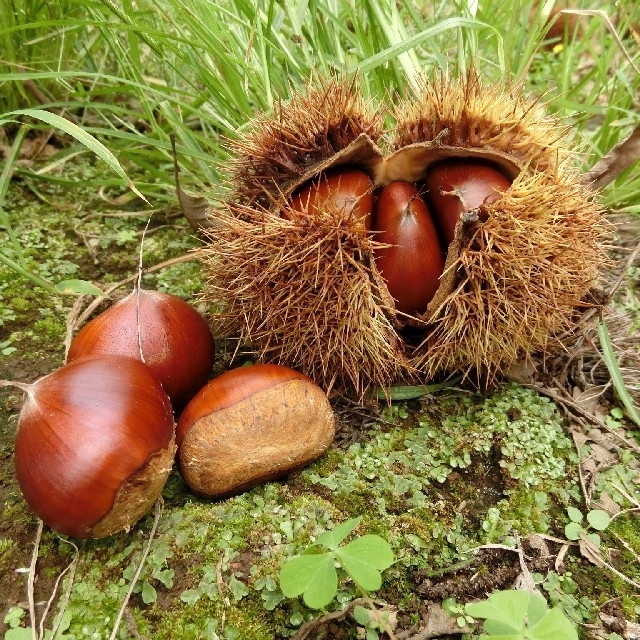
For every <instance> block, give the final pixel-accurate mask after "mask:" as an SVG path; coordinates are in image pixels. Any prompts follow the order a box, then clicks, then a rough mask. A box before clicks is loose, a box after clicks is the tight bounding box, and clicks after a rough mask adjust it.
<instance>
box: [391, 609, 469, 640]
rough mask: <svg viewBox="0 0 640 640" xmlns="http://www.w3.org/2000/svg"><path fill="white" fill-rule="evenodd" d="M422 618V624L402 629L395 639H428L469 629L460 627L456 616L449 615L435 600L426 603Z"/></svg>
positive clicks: (458, 633)
mask: <svg viewBox="0 0 640 640" xmlns="http://www.w3.org/2000/svg"><path fill="white" fill-rule="evenodd" d="M423 620H424V624H423V626H421V627H419V628H417V629H415V628H414V629H408V630H407V631H402V632H401V633H399V634H398V635H397V636H396V640H428V639H429V638H439V637H441V636H454V635H462V634H463V633H469V632H470V631H471V629H469V627H467V626H466V625H465V626H464V627H460V626H459V625H458V622H457V618H454V617H452V616H450V615H449V614H448V613H447V612H446V611H445V610H444V609H443V608H442V606H441V605H439V604H438V603H437V602H431V603H429V604H428V606H427V611H426V614H424V615H423Z"/></svg>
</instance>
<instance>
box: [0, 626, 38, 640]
mask: <svg viewBox="0 0 640 640" xmlns="http://www.w3.org/2000/svg"><path fill="white" fill-rule="evenodd" d="M32 638H33V635H32V633H31V628H29V629H25V627H15V628H14V629H9V631H7V632H6V633H5V634H4V640H31V639H32Z"/></svg>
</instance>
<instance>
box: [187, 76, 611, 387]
mask: <svg viewBox="0 0 640 640" xmlns="http://www.w3.org/2000/svg"><path fill="white" fill-rule="evenodd" d="M393 120H395V127H394V129H393V130H392V131H388V132H385V131H383V130H382V127H381V123H382V122H385V121H386V122H388V121H393ZM232 151H233V152H234V157H233V161H232V162H231V163H230V164H229V166H227V167H222V168H221V171H222V172H223V173H226V179H225V180H224V181H223V182H224V183H225V185H230V187H229V188H227V189H226V191H225V192H224V193H222V194H221V195H220V198H218V201H217V204H216V205H215V206H214V207H212V208H210V209H209V210H208V213H207V216H205V218H204V219H201V220H200V228H201V230H202V232H203V233H204V235H205V236H206V238H207V240H208V241H209V242H208V243H207V244H206V246H205V247H204V248H203V251H202V252H201V256H202V259H203V263H204V267H205V270H206V272H207V286H206V290H205V291H204V295H203V297H204V299H205V301H209V302H210V304H211V305H212V306H213V305H215V307H216V308H217V309H221V310H220V311H218V312H216V313H215V314H213V318H212V321H213V323H214V324H215V325H216V326H218V327H219V332H220V334H221V335H231V334H233V335H235V336H236V337H238V338H239V339H240V341H241V342H242V343H243V344H247V345H251V346H252V347H253V348H254V349H255V352H256V354H257V357H258V358H259V359H262V360H269V361H271V362H277V363H280V364H284V365H287V366H291V367H293V368H296V369H298V370H300V371H302V372H303V373H305V374H306V375H308V376H309V377H310V378H312V379H313V380H315V381H316V382H317V383H318V384H320V385H321V386H322V387H323V388H324V389H325V390H330V389H333V388H337V389H338V390H340V391H342V392H347V393H352V392H354V391H355V393H356V395H357V396H359V397H361V398H362V397H364V395H365V392H366V390H367V389H368V388H370V387H371V386H381V387H388V386H389V385H391V384H392V383H394V382H400V381H402V382H409V383H412V382H420V383H424V382H426V381H429V380H431V379H434V378H444V377H446V376H448V375H451V374H454V373H462V374H464V375H465V376H466V377H467V378H468V379H472V380H473V381H474V382H475V383H477V384H479V385H489V384H492V383H493V382H495V381H496V380H497V379H499V377H500V376H501V375H502V374H503V373H505V372H506V371H508V370H509V368H510V367H511V366H512V365H513V364H514V363H516V362H518V361H519V360H520V359H523V358H525V359H526V358H528V357H529V356H530V355H533V354H534V353H537V352H545V351H547V350H549V349H551V348H552V347H553V345H559V344H560V340H561V336H562V334H563V333H564V332H566V331H567V330H570V329H571V327H572V326H573V324H574V323H575V322H576V319H577V317H579V316H580V314H581V313H582V312H583V311H584V310H585V309H587V308H592V307H593V305H594V299H595V298H594V296H593V295H592V292H593V290H594V287H595V286H596V283H597V280H598V276H599V274H600V270H601V267H603V265H605V264H606V263H607V261H608V259H607V255H606V250H605V247H606V243H607V242H608V240H609V238H610V234H611V226H610V225H609V223H608V222H607V220H606V217H605V215H604V209H603V207H602V206H601V205H600V204H599V202H598V194H597V193H596V192H595V191H594V190H592V189H591V188H590V187H589V186H588V185H587V184H586V182H585V181H583V179H582V178H581V176H580V175H579V173H578V171H577V168H576V167H577V165H576V163H575V159H576V157H578V154H576V150H575V146H574V144H573V142H572V139H571V136H570V135H569V132H568V130H567V128H566V127H564V126H563V125H562V124H561V123H560V122H559V121H558V120H557V119H555V118H553V117H551V116H550V115H549V114H548V113H547V111H546V110H545V109H544V106H543V105H542V104H541V102H540V101H539V100H532V99H529V98H527V97H525V96H524V95H523V93H522V87H520V86H498V85H485V84H483V83H482V82H481V80H480V78H479V77H478V75H477V74H475V73H470V74H469V75H468V76H466V77H463V78H459V79H450V78H448V77H446V76H444V75H443V76H441V77H440V78H437V79H430V78H423V79H422V80H420V81H419V83H418V87H417V88H416V89H414V90H412V94H411V95H408V96H407V97H406V98H404V99H401V98H399V99H398V100H397V102H396V103H395V104H394V105H393V106H392V107H387V106H386V105H380V106H378V107H375V106H372V103H371V101H369V102H366V101H365V100H364V99H363V98H362V96H361V94H360V92H359V88H358V86H357V81H356V80H353V79H350V80H348V81H341V80H340V79H330V80H325V81H322V82H321V83H320V84H319V86H309V87H307V89H306V91H302V92H299V93H296V94H294V95H293V97H292V99H291V100H290V101H289V102H283V103H278V106H277V107H276V110H275V112H274V113H273V114H262V115H259V116H257V117H256V118H255V119H254V121H252V122H250V123H249V124H248V126H247V127H246V128H245V129H244V130H243V134H242V136H241V139H240V140H239V141H238V142H237V143H236V145H235V148H233V149H232ZM449 162H451V163H454V164H458V163H463V162H464V163H467V166H468V167H470V170H471V172H472V175H473V173H474V172H478V173H481V172H484V171H485V170H486V169H487V168H489V169H490V173H492V174H493V177H491V178H489V179H487V177H486V176H485V178H483V180H482V181H481V182H482V184H481V185H480V188H479V189H478V188H477V185H476V188H474V190H475V192H476V193H479V194H480V196H479V198H477V199H475V200H473V201H468V202H467V201H466V199H465V202H458V203H455V202H454V203H451V202H449V203H446V202H445V204H444V205H441V204H440V203H436V202H431V201H430V199H429V198H430V191H431V192H432V193H431V196H435V195H447V194H442V193H438V194H436V187H434V186H433V185H432V184H431V182H430V181H431V180H433V179H435V178H436V177H437V172H438V171H439V167H440V168H442V167H444V166H446V163H449ZM346 168H349V170H352V169H353V168H356V169H358V170H361V171H363V172H365V173H366V174H367V175H368V176H369V178H370V179H371V181H372V183H373V184H374V186H375V189H376V191H375V192H374V200H375V198H376V197H380V193H381V192H380V189H384V188H386V187H387V186H388V185H390V184H391V183H394V182H398V181H401V182H406V183H410V184H411V185H413V186H414V187H415V188H416V189H417V191H418V192H419V193H420V195H421V196H422V197H424V198H425V200H426V203H427V205H428V208H429V209H430V212H431V215H432V217H433V219H434V220H435V221H436V222H437V221H438V220H439V218H440V216H442V217H443V219H445V220H449V222H448V223H447V225H448V231H446V230H444V227H445V226H446V225H445V224H442V225H441V226H442V228H443V232H442V234H441V237H442V240H441V251H442V252H443V254H444V255H446V260H445V263H444V266H443V269H442V273H441V275H440V277H439V280H438V286H437V290H436V291H435V293H434V294H433V296H432V297H431V300H430V301H429V302H428V303H427V304H426V307H425V306H420V305H415V306H413V307H412V308H411V309H410V313H409V314H407V313H405V311H406V310H407V309H408V308H409V307H405V308H404V309H403V308H402V303H400V305H399V304H398V303H399V296H398V295H397V294H396V295H394V291H393V290H392V289H393V288H394V287H395V286H396V283H398V282H402V280H403V277H402V275H400V276H396V275H394V276H393V278H391V279H388V278H387V279H385V277H384V276H385V273H384V271H385V269H386V270H387V274H388V269H387V268H386V267H384V265H382V263H379V262H378V261H377V260H376V255H378V256H379V255H381V252H383V251H385V250H389V248H390V245H392V246H393V247H394V248H393V251H394V252H396V253H398V254H400V255H402V251H401V249H400V243H399V241H398V238H395V239H394V238H391V239H390V242H382V241H381V240H380V238H379V237H377V235H376V233H375V232H374V231H371V232H369V231H368V230H367V229H365V228H364V226H363V225H362V224H361V223H360V221H359V220H355V219H354V216H352V215H347V214H345V211H344V209H342V208H340V207H338V206H336V204H335V203H334V202H331V201H330V200H327V201H325V202H324V204H323V206H315V209H314V215H313V216H310V215H308V213H304V212H300V211H299V207H298V206H297V204H296V202H295V198H296V196H295V194H296V193H299V192H300V191H301V190H305V189H307V188H310V186H311V185H314V184H316V183H318V182H319V181H320V182H321V181H322V176H324V175H328V174H329V173H330V174H331V175H336V174H337V173H339V172H340V171H341V170H343V169H346ZM496 175H497V176H499V179H498V180H497V181H496V180H495V179H494V178H495V177H496ZM430 185H431V186H430ZM442 190H444V191H447V189H444V188H443V189H441V191H442ZM453 190H454V189H452V190H451V191H453ZM375 206H376V205H375V204H374V210H375ZM441 206H444V208H445V209H446V210H445V211H442V212H441V211H440V210H439V209H440V208H441ZM185 215H186V212H185ZM203 220H204V221H203ZM384 231H388V229H385V230H384ZM381 266H382V268H380V267H381ZM406 273H409V271H406ZM412 280H414V281H415V278H414V277H413V276H410V275H408V276H407V277H406V282H407V283H409V282H411V281H412ZM422 284H423V283H422V282H421V283H420V285H421V286H422ZM389 285H391V286H389ZM407 286H410V285H409V284H408V285H407ZM426 297H428V296H425V298H426ZM408 336H410V337H408Z"/></svg>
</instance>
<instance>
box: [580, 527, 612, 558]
mask: <svg viewBox="0 0 640 640" xmlns="http://www.w3.org/2000/svg"><path fill="white" fill-rule="evenodd" d="M578 544H579V546H580V553H581V554H582V557H583V558H586V559H587V560H588V561H589V562H590V563H591V564H594V565H595V566H596V567H606V566H607V563H606V562H605V561H604V558H603V557H602V552H601V551H600V549H599V547H598V546H597V545H596V544H594V542H593V540H590V539H589V538H588V537H587V536H586V534H585V533H583V532H580V540H579V541H578Z"/></svg>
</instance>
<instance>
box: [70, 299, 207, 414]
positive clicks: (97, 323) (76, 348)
mask: <svg viewBox="0 0 640 640" xmlns="http://www.w3.org/2000/svg"><path fill="white" fill-rule="evenodd" d="M138 328H139V331H138ZM141 350H142V355H143V356H144V358H143V359H144V362H145V363H146V364H147V365H149V367H151V370H152V371H153V373H154V374H155V375H156V377H157V378H158V380H159V381H160V382H161V384H162V386H163V387H164V389H165V391H166V392H167V393H168V394H169V397H170V398H171V402H172V403H173V406H174V408H179V407H182V406H184V405H185V404H186V403H187V402H188V401H189V400H190V399H191V397H192V396H193V395H194V394H195V392H196V391H197V390H198V389H200V388H201V387H202V386H203V385H204V384H205V383H206V381H207V380H208V378H209V373H210V372H211V367H212V366H213V360H214V356H215V345H214V340H213V336H212V334H211V329H210V328H209V326H208V325H207V323H206V321H205V319H204V318H203V317H202V316H201V315H200V314H199V313H198V312H197V311H196V310H195V309H194V308H193V307H192V306H190V305H189V304H187V303H186V302H185V301H184V300H182V299H181V298H178V297H177V296H174V295H172V294H170V293H162V292H159V291H149V290H145V289H140V288H138V289H135V290H134V291H133V292H131V293H130V294H129V295H128V296H127V297H126V298H123V299H122V300H120V301H119V302H117V303H116V304H114V305H113V306H112V307H109V308H108V309H107V310H106V311H105V312H104V313H102V314H100V315H99V316H97V317H96V318H94V319H93V320H92V321H91V322H89V323H87V324H86V325H85V326H84V327H83V328H82V329H81V330H80V331H79V332H78V334H77V335H76V336H75V338H74V339H73V341H72V342H71V346H70V348H69V353H68V354H67V361H68V362H72V361H74V360H76V359H77V358H83V357H85V356H95V355H105V354H116V355H124V356H130V357H132V358H137V359H139V360H140V359H141V356H140V351H141Z"/></svg>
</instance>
